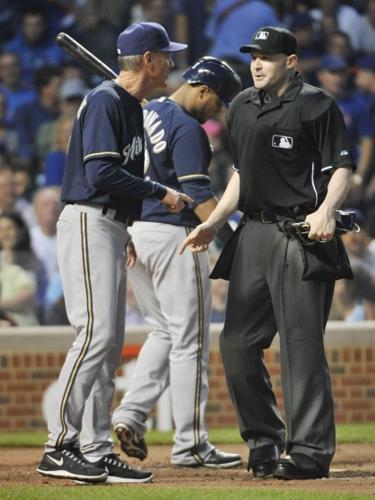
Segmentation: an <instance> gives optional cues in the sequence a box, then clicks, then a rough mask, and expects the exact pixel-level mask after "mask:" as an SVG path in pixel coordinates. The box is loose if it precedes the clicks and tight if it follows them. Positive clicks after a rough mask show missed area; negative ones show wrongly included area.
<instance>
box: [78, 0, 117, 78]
mask: <svg viewBox="0 0 375 500" xmlns="http://www.w3.org/2000/svg"><path fill="white" fill-rule="evenodd" d="M77 12H78V18H77V23H76V26H75V28H74V29H73V31H72V34H73V36H74V37H75V38H77V40H78V41H79V42H80V43H81V44H82V45H83V46H84V47H86V48H87V49H88V50H90V51H91V52H92V53H93V54H95V55H96V56H97V57H98V58H99V59H100V60H101V61H103V62H104V63H105V64H107V66H109V67H110V68H112V69H113V70H114V71H116V73H117V72H118V65H117V57H116V54H117V51H116V41H117V36H118V30H117V29H116V28H115V27H114V26H112V25H111V24H110V23H109V22H108V21H107V20H106V19H105V18H103V17H101V15H100V13H98V11H97V10H96V8H95V7H94V6H93V5H92V4H91V3H87V4H85V5H83V6H82V7H80V8H79V9H78V10H77ZM91 76H92V75H90V77H91Z"/></svg>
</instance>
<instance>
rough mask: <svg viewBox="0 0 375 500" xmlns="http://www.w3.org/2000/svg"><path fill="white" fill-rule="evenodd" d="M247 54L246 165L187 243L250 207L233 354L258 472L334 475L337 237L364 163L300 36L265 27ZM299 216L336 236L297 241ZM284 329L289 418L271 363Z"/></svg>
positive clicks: (242, 125)
mask: <svg viewBox="0 0 375 500" xmlns="http://www.w3.org/2000/svg"><path fill="white" fill-rule="evenodd" d="M241 51H242V52H249V53H251V57H252V59H251V66H250V68H251V73H252V77H253V80H254V86H253V87H251V88H249V89H246V90H244V91H243V92H242V93H241V94H239V95H238V96H237V97H236V98H235V100H234V101H233V102H232V105H231V107H230V110H229V113H228V117H227V122H228V128H229V133H230V137H231V141H232V145H233V152H234V157H235V169H236V172H235V173H234V174H233V176H232V178H231V181H230V183H229V185H228V187H227V189H226V191H225V193H224V195H223V197H222V199H221V200H220V203H219V204H218V206H217V207H216V209H215V211H214V212H213V213H212V214H211V216H210V217H209V218H208V220H207V221H206V222H205V223H203V224H201V225H200V226H198V227H197V228H196V229H195V230H194V231H193V232H192V233H191V235H190V236H189V237H187V238H186V239H185V241H184V243H183V245H182V247H181V251H183V250H184V249H185V248H186V247H187V246H189V247H190V249H191V250H192V251H202V250H205V248H206V247H207V244H208V243H209V242H210V241H211V240H212V238H213V236H214V234H215V233H216V231H217V229H218V228H219V227H220V226H221V225H222V224H223V222H224V221H225V220H227V218H228V216H229V215H230V214H231V213H233V212H234V211H235V210H236V208H237V207H238V208H239V209H240V210H242V211H243V212H244V218H243V221H242V224H241V225H240V228H239V229H238V230H237V231H236V235H235V238H234V239H232V242H231V244H230V245H228V244H227V246H226V248H225V249H224V252H223V254H222V256H221V259H220V261H221V263H224V268H225V264H226V262H229V261H231V269H230V285H229V292H228V304H227V314H226V319H225V324H224V330H223V333H222V337H221V350H222V355H223V360H224V366H225V372H226V376H227V381H228V386H229V388H230V392H231V396H232V398H233V401H234V405H235V408H236V412H237V418H238V421H239V425H240V430H241V435H242V437H243V439H244V440H245V441H247V442H248V443H249V446H250V457H249V469H252V472H253V475H254V476H255V477H266V476H268V475H274V476H275V477H277V478H280V479H314V478H320V477H327V476H328V474H329V467H330V463H331V460H332V457H333V455H334V452H335V423H334V411H333V399H332V391H331V383H330V376H329V369H328V365H327V361H326V357H325V353H324V345H323V335H324V330H325V326H326V322H327V318H328V313H329V309H330V305H331V299H332V294H333V289H334V280H335V279H338V278H339V277H342V276H343V275H345V272H344V270H339V269H338V266H337V265H336V264H337V263H338V261H339V259H341V260H342V261H343V262H345V258H346V254H345V250H344V248H343V247H342V246H341V242H340V240H338V239H337V238H336V237H334V232H335V210H336V209H337V208H338V207H339V206H340V205H341V203H342V202H343V201H344V199H345V197H346V194H347V192H348V190H349V187H350V180H351V175H352V169H353V168H354V163H353V161H352V158H351V155H350V153H349V146H348V138H347V134H346V130H345V125H344V121H343V118H342V115H341V113H340V111H339V109H338V107H337V105H336V104H335V101H334V99H333V98H332V97H331V96H329V95H327V94H326V93H325V92H323V91H322V90H321V89H319V88H316V87H313V86H311V85H307V84H305V83H303V81H302V78H301V75H300V74H299V73H298V72H297V71H296V64H297V56H296V52H297V42H296V39H295V37H294V35H293V34H292V33H291V32H289V31H287V30H285V29H282V28H277V27H264V28H261V29H260V30H258V31H257V32H256V33H255V35H254V37H253V40H252V43H251V44H250V45H245V46H243V47H241ZM295 220H297V221H298V220H305V221H306V222H307V223H308V224H309V226H310V232H309V235H308V236H309V238H310V239H311V240H327V243H325V244H322V243H320V242H313V241H312V242H311V243H313V245H309V246H303V245H301V244H300V242H299V241H298V239H294V238H291V237H290V235H288V233H287V232H286V228H287V227H288V223H290V222H291V221H295ZM230 252H232V253H230ZM323 254H324V255H323ZM220 261H219V262H220ZM329 262H332V263H333V269H331V268H330V266H329V265H328V264H329ZM225 271H226V272H227V273H228V272H229V271H228V269H225ZM338 271H340V272H338ZM221 272H222V270H220V268H219V266H218V265H217V269H216V273H215V274H216V275H217V274H220V273H221ZM346 273H347V274H349V273H350V268H349V269H347V270H346ZM277 331H278V332H279V336H280V354H281V369H282V385H283V395H284V402H285V413H286V426H285V424H284V422H283V420H282V418H281V416H280V413H279V410H278V408H277V404H276V398H275V395H274V393H273V391H272V387H271V381H270V376H269V373H268V371H267V369H266V366H265V364H264V361H263V350H264V349H266V348H268V347H269V346H270V344H271V342H272V340H273V338H274V336H275V334H276V332H277ZM283 450H285V451H286V453H287V456H286V458H280V454H281V453H282V451H283Z"/></svg>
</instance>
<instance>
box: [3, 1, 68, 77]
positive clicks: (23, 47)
mask: <svg viewBox="0 0 375 500" xmlns="http://www.w3.org/2000/svg"><path fill="white" fill-rule="evenodd" d="M4 49H5V51H7V52H15V53H16V54H18V55H19V57H20V60H21V67H22V75H23V80H24V81H25V82H32V81H33V79H34V74H35V72H36V70H37V69H38V68H40V67H42V66H45V65H48V64H54V65H57V66H58V65H59V64H60V63H61V61H62V59H63V53H62V51H61V49H59V47H58V46H57V45H56V44H55V42H54V41H52V40H49V39H48V36H47V23H46V17H45V13H44V12H43V10H40V9H37V8H34V9H29V10H27V11H25V12H24V14H23V17H22V26H21V32H20V33H19V34H18V35H16V37H15V38H14V39H13V40H11V41H10V42H8V43H6V44H5V47H4Z"/></svg>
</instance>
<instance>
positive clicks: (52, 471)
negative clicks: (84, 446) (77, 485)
mask: <svg viewBox="0 0 375 500" xmlns="http://www.w3.org/2000/svg"><path fill="white" fill-rule="evenodd" d="M36 470H37V471H38V472H39V473H40V474H43V475H44V476H52V477H57V478H66V479H76V480H78V481H82V482H86V483H102V482H104V481H106V479H107V476H108V474H107V471H106V470H105V469H103V468H102V467H96V466H95V465H93V464H90V463H89V462H87V460H85V458H84V457H83V455H82V454H81V452H80V451H79V450H78V449H77V448H75V447H71V448H66V449H62V450H54V451H48V452H45V453H44V455H43V457H42V461H41V462H40V464H39V466H38V468H37V469H36Z"/></svg>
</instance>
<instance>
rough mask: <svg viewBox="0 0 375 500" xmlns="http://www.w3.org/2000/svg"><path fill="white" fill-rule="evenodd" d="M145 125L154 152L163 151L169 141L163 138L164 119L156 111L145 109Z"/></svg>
mask: <svg viewBox="0 0 375 500" xmlns="http://www.w3.org/2000/svg"><path fill="white" fill-rule="evenodd" d="M143 118H144V127H145V130H146V132H147V135H148V138H149V140H150V144H151V148H152V152H153V153H155V154H158V153H161V152H162V151H164V150H165V148H166V147H167V142H166V141H165V140H163V138H164V136H165V130H164V129H163V128H160V126H161V124H162V121H161V120H160V116H159V115H158V114H157V113H156V111H153V110H148V109H144V110H143Z"/></svg>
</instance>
